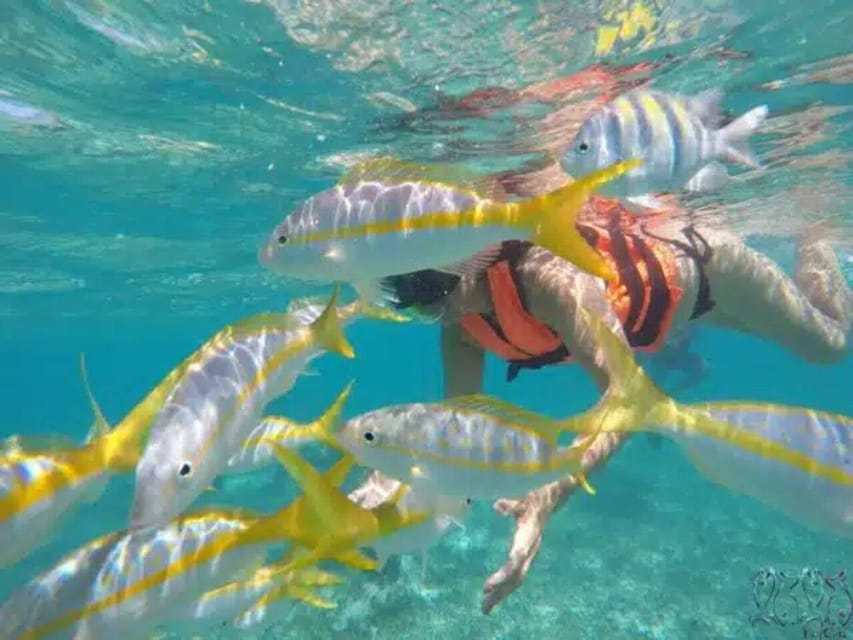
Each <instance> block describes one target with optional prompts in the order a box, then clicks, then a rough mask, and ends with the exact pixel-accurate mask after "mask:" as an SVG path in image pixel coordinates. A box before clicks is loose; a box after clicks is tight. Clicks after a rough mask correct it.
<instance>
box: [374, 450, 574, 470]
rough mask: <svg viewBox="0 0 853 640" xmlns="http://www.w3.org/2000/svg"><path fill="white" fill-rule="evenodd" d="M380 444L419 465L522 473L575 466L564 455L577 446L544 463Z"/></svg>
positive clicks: (557, 452)
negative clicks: (472, 457)
mask: <svg viewBox="0 0 853 640" xmlns="http://www.w3.org/2000/svg"><path fill="white" fill-rule="evenodd" d="M379 446H380V447H381V448H382V449H383V450H385V451H388V452H390V453H396V454H400V455H403V456H406V457H407V458H411V460H412V464H414V465H415V466H417V463H418V460H427V461H430V462H438V463H439V464H442V465H445V466H448V467H456V468H460V469H474V470H476V471H494V472H501V473H503V472H506V473H520V474H531V473H547V472H551V471H555V472H557V471H564V470H565V468H568V467H572V466H574V465H572V464H569V462H567V458H565V457H563V456H564V454H568V453H569V452H571V451H573V450H574V449H575V447H573V446H569V447H561V448H559V449H557V450H556V451H555V452H554V453H553V454H552V455H551V456H550V457H549V462H546V463H544V464H542V463H538V462H481V461H479V460H470V459H467V458H463V457H461V456H452V455H445V454H440V453H434V452H432V451H415V450H414V449H411V448H409V447H404V446H397V445H389V444H381V445H379ZM579 453H580V455H579V456H578V460H577V464H578V465H580V458H581V456H582V454H583V451H579ZM564 466H565V468H564ZM578 468H579V467H578ZM572 470H576V469H571V468H570V469H568V472H571V471H572Z"/></svg>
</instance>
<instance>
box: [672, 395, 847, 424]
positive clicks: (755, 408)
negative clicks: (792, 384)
mask: <svg viewBox="0 0 853 640" xmlns="http://www.w3.org/2000/svg"><path fill="white" fill-rule="evenodd" d="M684 406H686V407H690V408H693V407H695V408H697V409H700V408H701V410H702V411H731V412H735V411H739V412H743V413H765V414H768V415H783V416H796V415H797V414H798V413H808V414H809V415H810V416H813V417H817V418H819V419H821V418H822V419H826V420H829V421H830V422H833V423H836V424H841V425H845V426H850V427H851V428H853V416H848V415H844V414H842V413H832V412H830V411H821V410H818V409H810V408H809V407H799V406H793V405H782V404H773V403H769V402H768V403H763V402H739V401H736V400H728V401H721V402H716V401H711V402H702V403H696V404H692V403H691V404H688V405H684Z"/></svg>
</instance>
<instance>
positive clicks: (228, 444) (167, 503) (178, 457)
mask: <svg viewBox="0 0 853 640" xmlns="http://www.w3.org/2000/svg"><path fill="white" fill-rule="evenodd" d="M322 311H323V307H322V305H310V306H306V307H304V308H300V309H298V310H297V311H295V312H292V313H289V314H286V315H287V317H288V319H287V321H282V322H277V323H271V324H269V325H268V326H263V327H259V328H257V329H252V330H250V331H245V332H236V333H234V334H230V333H229V332H227V331H225V332H221V333H220V334H218V335H217V336H214V338H212V339H211V340H210V341H209V342H208V343H207V344H206V345H205V346H204V347H202V348H201V349H200V350H199V351H198V352H197V354H196V357H195V361H194V362H193V363H192V364H191V365H190V366H188V367H187V368H186V370H185V372H184V373H183V375H182V377H181V379H180V380H179V381H178V382H177V384H176V385H175V387H174V389H173V391H172V392H171V394H170V395H169V397H168V399H167V400H166V402H165V404H164V405H163V407H162V409H161V411H160V413H159V414H158V416H157V419H156V420H155V422H154V424H153V426H152V428H151V433H150V436H149V439H148V442H147V444H146V447H145V450H144V452H143V454H142V458H141V460H140V461H139V464H138V465H137V467H136V488H135V494H134V498H133V505H132V508H131V517H130V522H131V527H132V528H138V527H143V526H151V525H161V524H163V523H165V522H168V521H169V520H171V519H172V518H174V517H176V516H177V515H178V514H180V513H181V512H182V511H183V510H184V509H186V508H187V507H188V506H189V505H190V504H191V503H192V501H193V500H194V499H195V498H196V497H197V496H198V495H200V494H201V493H202V491H204V490H205V489H206V488H207V487H209V486H210V484H211V482H212V481H213V479H214V478H215V477H216V476H217V475H219V474H220V473H221V472H222V471H223V470H224V469H225V468H226V465H227V464H228V460H229V458H230V457H231V456H232V455H233V454H234V452H235V451H239V449H240V447H241V446H242V445H243V443H244V442H245V440H246V438H247V436H248V435H249V433H250V432H251V431H252V429H253V428H254V427H256V426H257V424H258V422H259V421H260V418H261V415H262V413H263V410H264V408H265V407H266V406H267V404H268V403H269V402H271V401H272V400H273V399H275V398H277V397H279V396H280V395H282V394H284V393H286V392H287V391H288V390H289V389H290V388H291V387H292V386H293V385H294V384H295V382H296V379H297V377H298V376H299V374H300V373H301V372H302V371H303V370H304V368H305V366H306V365H307V364H308V363H309V362H310V361H311V360H312V359H314V358H316V357H317V356H318V355H320V354H321V353H322V349H321V347H320V346H319V345H315V344H314V342H313V341H312V329H311V326H310V325H311V323H312V322H313V321H314V320H316V319H317V318H318V317H319V316H320V314H321V313H322ZM281 315H282V316H285V314H281ZM347 317H351V314H350V315H349V316H347Z"/></svg>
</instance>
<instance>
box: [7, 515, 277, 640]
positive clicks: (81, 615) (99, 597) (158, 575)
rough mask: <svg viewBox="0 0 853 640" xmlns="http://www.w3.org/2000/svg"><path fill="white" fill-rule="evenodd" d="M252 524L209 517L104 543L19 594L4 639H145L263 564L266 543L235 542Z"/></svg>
mask: <svg viewBox="0 0 853 640" xmlns="http://www.w3.org/2000/svg"><path fill="white" fill-rule="evenodd" d="M253 521H254V519H253V518H252V517H247V516H246V515H245V514H243V513H240V512H236V511H235V512H234V513H233V514H231V513H228V512H208V513H204V514H198V515H193V516H188V517H186V518H184V519H181V520H178V521H176V522H174V523H171V524H169V525H167V526H165V527H163V528H161V529H156V530H154V529H148V530H144V531H136V532H132V531H131V532H120V533H116V534H112V535H109V536H104V537H103V538H100V539H98V540H96V541H94V542H92V543H90V544H88V545H86V546H85V547H83V548H81V549H79V550H78V551H76V552H73V553H71V554H69V555H68V556H66V557H65V559H63V560H62V561H60V563H59V564H57V566H56V567H55V568H54V569H51V570H49V571H47V572H45V573H43V574H42V575H41V576H39V577H37V578H35V579H34V580H32V581H30V582H29V583H28V584H27V585H25V586H24V587H23V588H21V589H20V590H18V591H17V592H15V593H13V594H12V595H11V596H10V598H9V599H8V600H7V601H6V602H5V603H4V604H3V605H2V607H0V637H2V638H4V640H102V639H103V640H115V638H122V640H124V639H125V638H132V639H135V638H147V637H149V636H150V635H151V631H152V630H153V629H154V628H155V627H156V626H157V625H160V624H166V623H168V621H169V620H171V619H174V618H180V617H181V616H182V615H184V612H185V610H186V608H187V606H189V605H190V604H191V603H192V602H193V601H194V600H196V599H198V598H199V597H200V596H202V595H203V594H204V593H205V592H207V591H209V590H211V589H214V588H216V587H218V586H220V585H222V584H224V583H226V582H229V581H231V580H233V579H234V578H235V577H236V576H238V575H240V573H241V572H245V571H247V570H248V569H251V568H253V567H254V566H256V565H257V564H259V563H260V562H261V561H262V560H263V558H264V556H265V554H266V553H267V551H268V549H269V545H268V543H259V544H256V545H252V544H239V543H237V542H236V541H237V540H238V539H239V537H240V536H241V534H244V533H245V532H246V530H247V528H248V527H249V526H250V524H251V522H253ZM167 571H168V572H170V573H167Z"/></svg>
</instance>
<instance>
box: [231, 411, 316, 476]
mask: <svg viewBox="0 0 853 640" xmlns="http://www.w3.org/2000/svg"><path fill="white" fill-rule="evenodd" d="M307 427H308V425H304V424H300V423H298V422H293V421H291V420H287V419H286V418H280V417H273V416H270V417H267V418H264V419H262V420H261V422H260V423H259V424H258V426H256V427H255V428H254V429H252V431H251V433H249V436H248V437H247V438H246V441H245V442H244V443H243V446H242V447H241V448H240V449H239V450H238V451H237V453H235V454H234V455H232V456H231V457H230V458H229V459H228V464H227V466H226V467H225V469H224V470H223V473H227V474H237V473H247V472H249V471H256V470H258V469H262V468H264V467H267V466H269V465H271V464H273V463H274V462H275V461H276V458H275V453H273V449H272V446H271V444H270V443H271V442H276V443H278V444H280V445H282V446H285V447H293V448H299V447H301V446H302V445H304V444H307V443H309V442H313V441H314V440H315V439H316V438H315V436H313V435H312V434H311V432H310V431H309V430H308V428H307Z"/></svg>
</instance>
